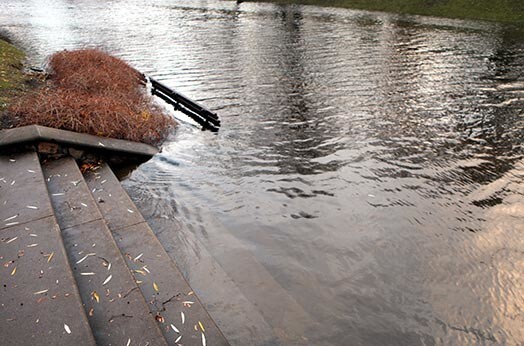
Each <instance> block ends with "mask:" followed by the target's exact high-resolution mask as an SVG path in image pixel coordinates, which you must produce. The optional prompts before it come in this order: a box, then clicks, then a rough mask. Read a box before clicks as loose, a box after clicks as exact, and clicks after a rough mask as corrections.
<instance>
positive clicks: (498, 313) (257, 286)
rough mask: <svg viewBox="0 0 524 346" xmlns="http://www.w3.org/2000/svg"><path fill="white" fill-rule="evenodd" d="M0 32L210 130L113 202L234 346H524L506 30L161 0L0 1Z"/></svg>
mask: <svg viewBox="0 0 524 346" xmlns="http://www.w3.org/2000/svg"><path fill="white" fill-rule="evenodd" d="M0 29H1V30H7V31H9V32H10V34H11V35H12V37H13V38H14V39H15V41H17V42H19V43H20V44H21V45H23V46H24V47H26V48H27V49H28V51H29V52H30V59H31V61H33V62H34V63H37V64H39V63H41V62H42V59H43V57H45V56H46V55H47V54H49V53H51V52H53V51H56V50H60V49H64V48H75V47H81V46H85V45H89V46H100V47H102V48H104V49H106V50H108V51H110V52H112V53H114V54H116V55H119V56H121V57H123V58H125V59H126V60H128V61H129V62H131V63H132V64H133V65H134V66H136V67H137V68H138V69H140V70H142V71H144V72H147V73H149V74H151V75H152V76H154V77H156V78H158V79H159V80H162V81H164V82H165V83H167V84H168V85H170V86H172V87H174V88H176V89H177V90H179V91H181V92H183V93H185V94H187V95H188V96H190V97H193V98H195V99H197V100H198V101H201V102H202V103H204V104H205V105H206V106H208V107H209V108H211V109H212V110H214V111H217V112H218V113H219V114H220V115H221V117H222V123H223V128H222V130H221V131H220V133H218V134H211V133H207V132H201V131H199V130H197V129H195V128H193V127H191V126H182V127H181V128H180V129H179V130H178V132H177V133H176V134H174V136H173V139H172V140H170V141H168V142H167V143H166V145H165V147H164V150H163V153H162V154H160V155H158V156H157V157H155V158H154V159H153V160H152V161H151V162H149V163H148V164H145V165H143V166H142V167H140V168H139V170H138V171H136V172H135V173H134V174H133V176H132V177H131V178H130V179H129V180H127V181H126V183H125V186H126V188H127V189H128V191H130V193H131V194H132V196H133V197H134V199H135V200H136V201H137V204H139V205H141V207H142V208H143V210H144V213H145V214H146V216H147V217H148V218H149V219H150V220H151V221H152V222H153V223H157V224H160V223H161V220H166V221H175V222H176V223H178V224H181V225H184V226H180V227H179V228H172V227H171V228H168V229H166V230H164V231H162V232H160V233H159V238H160V239H161V240H162V241H163V243H164V245H165V246H166V248H167V249H168V251H169V252H170V255H171V256H172V257H173V258H175V259H176V260H177V262H178V263H179V266H180V267H181V269H182V270H183V271H184V273H185V274H186V276H187V278H188V280H189V281H190V282H191V284H192V285H193V287H194V288H195V290H196V291H197V292H198V293H199V294H200V296H201V298H202V300H203V301H204V302H205V303H206V304H207V305H208V307H209V309H210V312H211V313H212V315H213V317H214V318H215V319H216V320H217V322H218V324H219V325H220V327H221V328H222V329H223V330H224V332H225V334H226V336H227V337H228V338H229V339H230V340H231V341H232V342H233V343H234V344H238V345H247V344H279V343H283V344H286V343H289V344H291V343H305V344H331V345H358V344H366V345H386V344H387V345H407V344H409V345H419V344H420V345H422V344H426V345H431V344H455V345H459V344H460V345H463V344H508V345H517V344H523V343H524V327H523V326H524V236H523V234H524V198H523V194H524V183H523V178H524V155H523V154H524V150H523V139H524V111H523V106H524V72H523V71H524V68H523V66H524V34H523V33H524V30H522V29H520V30H519V29H516V28H512V27H508V26H502V25H498V24H490V23H481V22H466V21H452V20H446V19H434V18H424V17H400V16H395V15H388V14H381V13H367V12H360V11H350V10H342V9H321V8H316V7H288V6H278V5H268V4H258V5H257V4H251V3H243V4H241V5H237V4H236V3H235V2H233V1H169V0H159V1H139V0H131V1H97V0H80V1H73V0H70V1H66V0H45V1H44V0H42V1H22V0H19V1H16V0H2V3H1V11H0ZM159 220H160V221H159Z"/></svg>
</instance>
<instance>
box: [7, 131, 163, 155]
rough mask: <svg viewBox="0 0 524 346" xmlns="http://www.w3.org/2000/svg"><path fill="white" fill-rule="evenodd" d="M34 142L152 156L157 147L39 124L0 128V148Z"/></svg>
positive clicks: (156, 151)
mask: <svg viewBox="0 0 524 346" xmlns="http://www.w3.org/2000/svg"><path fill="white" fill-rule="evenodd" d="M35 142H54V143H60V144H66V145H71V146H76V147H80V148H90V149H95V150H97V151H110V152H117V153H118V152H120V153H125V154H130V155H136V156H146V157H152V156H154V155H155V154H157V153H158V149H157V148H155V147H153V146H151V145H148V144H144V143H138V142H131V141H126V140H122V139H114V138H106V137H98V136H93V135H88V134H84V133H77V132H73V131H66V130H59V129H54V128H50V127H45V126H39V125H29V126H23V127H17V128H13V129H6V130H0V148H2V147H4V148H6V147H13V146H19V145H22V144H24V143H35Z"/></svg>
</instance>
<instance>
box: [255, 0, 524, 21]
mask: <svg viewBox="0 0 524 346" xmlns="http://www.w3.org/2000/svg"><path fill="white" fill-rule="evenodd" d="M249 1H254V2H275V3H283V4H284V3H287V4H305V5H317V6H330V7H345V8H354V9H363V10H371V11H385V12H394V13H405V14H420V15H428V16H438V17H448V18H463V19H480V20H488V21H497V22H504V23H519V24H524V1H523V0H264V1H257V0H249Z"/></svg>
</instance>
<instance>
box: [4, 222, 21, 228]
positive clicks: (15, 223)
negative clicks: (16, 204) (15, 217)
mask: <svg viewBox="0 0 524 346" xmlns="http://www.w3.org/2000/svg"><path fill="white" fill-rule="evenodd" d="M19 223H20V222H18V221H15V222H10V223H6V224H5V225H6V227H7V226H14V225H18V224H19Z"/></svg>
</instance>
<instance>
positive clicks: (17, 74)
mask: <svg viewBox="0 0 524 346" xmlns="http://www.w3.org/2000/svg"><path fill="white" fill-rule="evenodd" d="M24 58H25V54H24V53H23V52H22V51H21V50H20V49H18V48H16V47H15V46H13V45H12V44H10V43H8V42H6V41H4V40H2V39H0V113H2V112H3V111H5V109H6V108H7V105H8V104H9V102H10V101H11V100H12V99H13V98H14V97H16V96H17V95H20V94H21V93H23V92H24V91H25V90H26V89H27V86H26V83H25V81H26V79H27V77H26V76H25V74H24V72H23V70H22V68H23V61H24Z"/></svg>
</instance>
